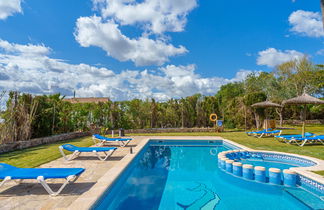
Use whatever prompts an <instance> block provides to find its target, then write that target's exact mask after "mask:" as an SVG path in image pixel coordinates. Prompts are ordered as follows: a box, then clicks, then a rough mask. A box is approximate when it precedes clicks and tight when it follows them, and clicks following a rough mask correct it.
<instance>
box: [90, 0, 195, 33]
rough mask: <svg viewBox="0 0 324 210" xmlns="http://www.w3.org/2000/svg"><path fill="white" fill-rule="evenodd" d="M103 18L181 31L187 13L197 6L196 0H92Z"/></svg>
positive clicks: (158, 28) (157, 29)
mask: <svg viewBox="0 0 324 210" xmlns="http://www.w3.org/2000/svg"><path fill="white" fill-rule="evenodd" d="M93 2H94V5H95V7H96V8H97V9H98V10H100V12H101V14H102V16H103V17H104V18H112V19H114V20H115V21H117V22H119V23H120V24H121V25H134V24H141V25H143V26H144V28H145V29H146V30H149V31H150V32H153V33H157V34H161V33H163V32H165V31H172V32H179V31H183V29H184V26H185V25H186V22H187V18H186V17H187V15H188V13H189V12H190V11H191V10H192V9H194V8H195V7H196V6H197V1H196V0H176V1H175V0H144V1H141V2H137V1H135V0H93Z"/></svg>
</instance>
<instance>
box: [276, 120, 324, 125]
mask: <svg viewBox="0 0 324 210" xmlns="http://www.w3.org/2000/svg"><path fill="white" fill-rule="evenodd" d="M279 123H280V121H279V120H276V124H277V125H279ZM283 124H286V125H302V124H303V121H301V120H283ZM306 124H309V125H316V124H319V125H320V124H321V125H322V124H324V119H320V120H306Z"/></svg>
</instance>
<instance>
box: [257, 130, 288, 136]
mask: <svg viewBox="0 0 324 210" xmlns="http://www.w3.org/2000/svg"><path fill="white" fill-rule="evenodd" d="M281 132H282V130H273V131H263V132H260V133H257V134H256V135H254V136H255V137H258V138H262V137H264V136H275V135H278V136H280V134H281Z"/></svg>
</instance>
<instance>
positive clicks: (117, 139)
mask: <svg viewBox="0 0 324 210" xmlns="http://www.w3.org/2000/svg"><path fill="white" fill-rule="evenodd" d="M93 136H94V137H95V138H96V139H100V140H104V141H129V140H132V139H131V138H108V137H105V136H101V135H99V134H94V135H93Z"/></svg>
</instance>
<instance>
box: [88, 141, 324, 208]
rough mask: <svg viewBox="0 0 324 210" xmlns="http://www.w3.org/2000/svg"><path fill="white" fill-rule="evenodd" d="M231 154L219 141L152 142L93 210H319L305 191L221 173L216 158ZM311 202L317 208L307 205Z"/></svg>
mask: <svg viewBox="0 0 324 210" xmlns="http://www.w3.org/2000/svg"><path fill="white" fill-rule="evenodd" d="M211 149H212V150H213V152H211ZM229 149H237V148H234V147H231V146H229V145H228V144H227V145H225V144H222V143H220V142H216V141H215V142H210V141H194V142H190V141H172V143H170V142H167V141H165V142H164V141H151V142H149V143H148V144H147V145H146V146H145V147H144V148H143V150H141V152H140V153H139V154H138V155H137V156H136V158H135V159H134V160H133V161H132V163H131V164H130V165H129V166H128V167H127V169H126V170H125V171H124V172H123V173H122V174H121V176H119V178H118V179H117V180H116V181H115V182H114V184H113V185H112V186H111V187H110V188H109V189H108V190H107V191H106V192H105V193H104V194H103V195H102V196H101V198H100V199H99V200H98V201H97V202H96V203H95V205H94V206H93V207H92V209H121V210H122V209H206V210H207V209H311V208H317V207H319V208H320V206H321V203H320V202H321V200H320V199H318V198H317V199H316V198H314V196H315V195H313V194H311V193H309V192H307V191H305V190H303V189H301V188H288V187H284V186H279V185H267V184H262V183H257V182H251V181H247V180H243V179H239V178H237V177H233V176H231V175H229V174H227V173H226V172H224V171H222V170H220V169H219V168H218V164H217V161H218V160H217V153H220V152H222V151H226V150H229ZM215 151H216V153H215ZM307 196H309V199H308V200H311V202H312V203H310V202H308V201H305V199H302V197H304V198H305V197H307Z"/></svg>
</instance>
